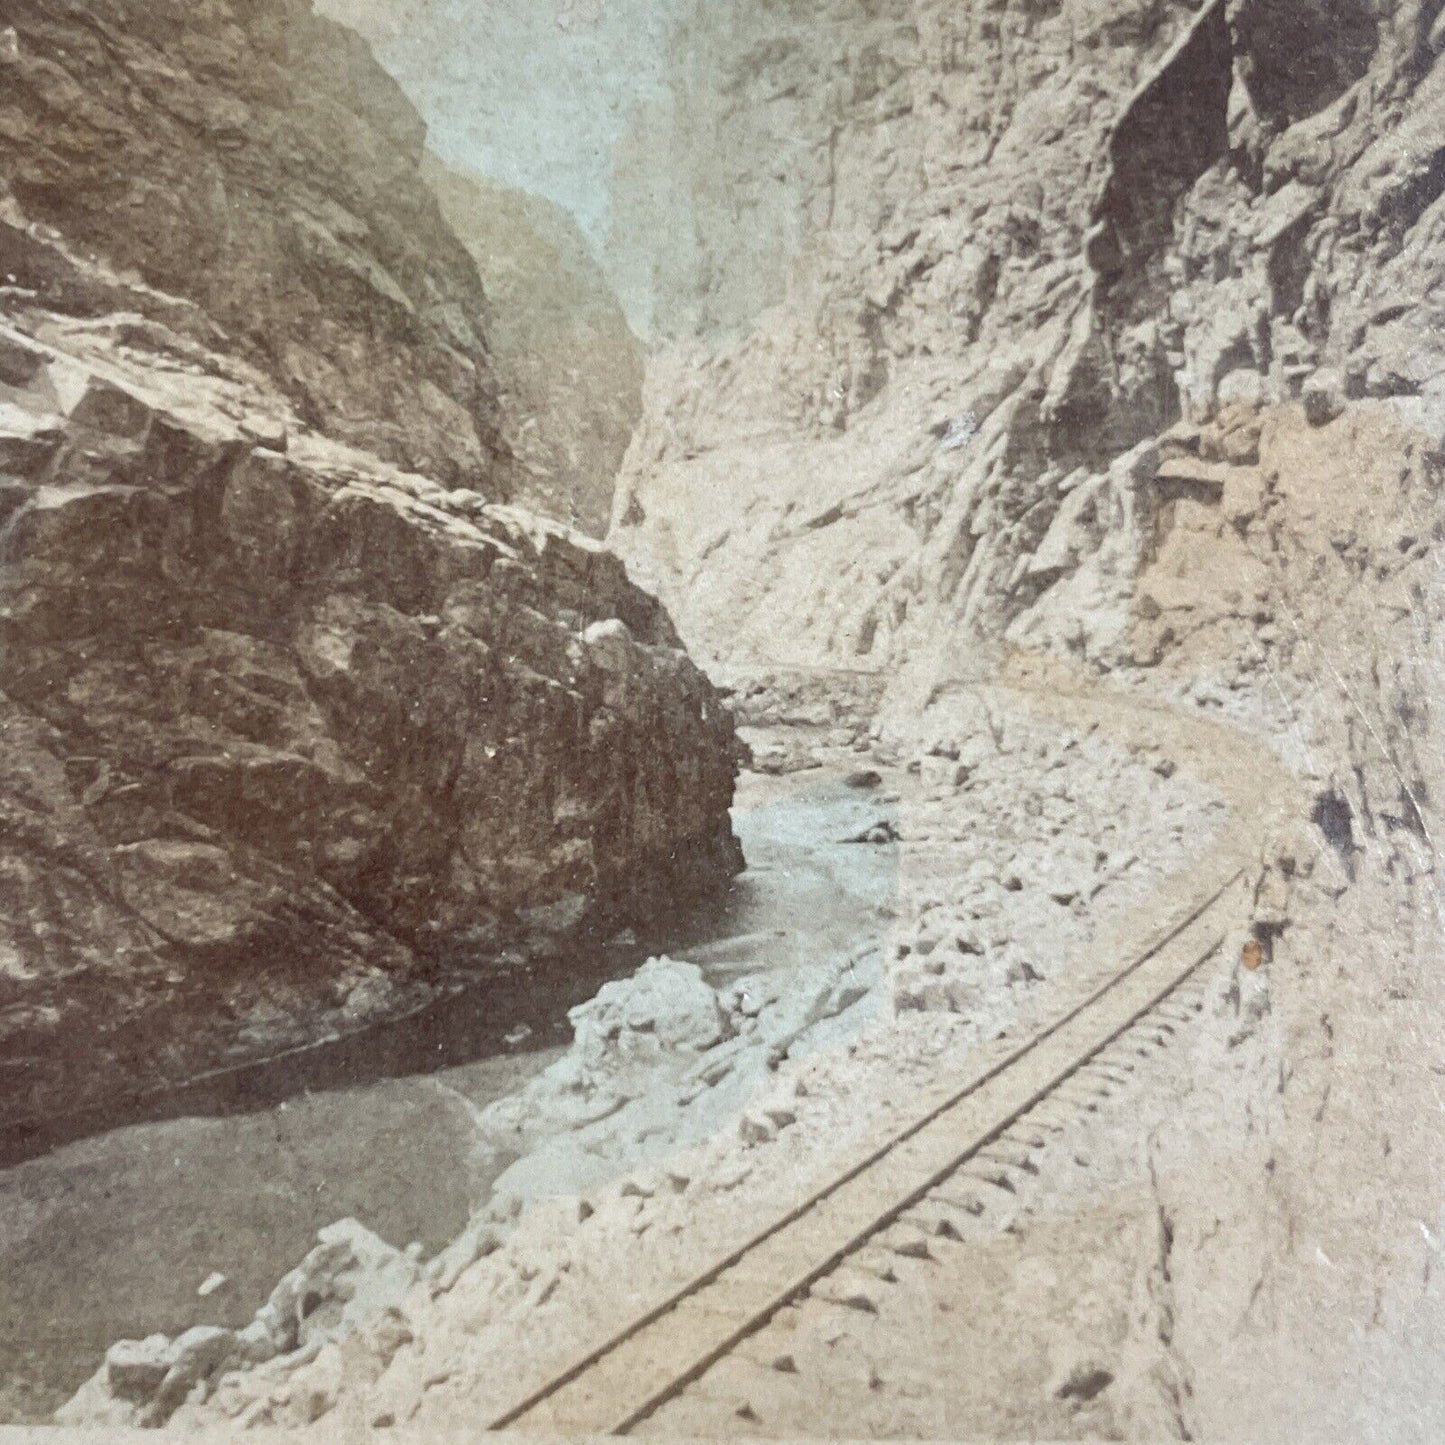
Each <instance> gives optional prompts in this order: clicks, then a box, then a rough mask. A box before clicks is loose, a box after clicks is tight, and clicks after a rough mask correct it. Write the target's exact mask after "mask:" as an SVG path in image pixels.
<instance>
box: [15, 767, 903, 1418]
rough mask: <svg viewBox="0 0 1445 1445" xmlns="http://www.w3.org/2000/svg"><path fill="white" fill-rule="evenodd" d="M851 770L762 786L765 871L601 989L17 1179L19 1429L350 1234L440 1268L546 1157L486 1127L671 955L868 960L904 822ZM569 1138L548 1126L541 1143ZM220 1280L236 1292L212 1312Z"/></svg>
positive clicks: (490, 988)
mask: <svg viewBox="0 0 1445 1445" xmlns="http://www.w3.org/2000/svg"><path fill="white" fill-rule="evenodd" d="M847 771H848V770H847V769H846V768H844V767H842V766H840V765H836V764H835V765H834V766H832V767H830V768H822V767H818V768H812V769H809V770H808V771H806V772H802V773H794V774H789V775H787V776H782V777H778V776H769V775H766V774H761V773H748V774H745V775H744V777H743V779H742V782H741V785H740V787H739V791H738V798H737V804H736V807H735V810H734V818H735V826H736V828H737V831H738V833H739V836H740V839H741V841H742V843H743V846H744V849H745V852H746V854H747V856H748V859H749V866H748V869H747V870H746V871H745V872H744V873H742V874H741V875H739V877H738V878H737V879H735V880H734V883H733V885H732V887H731V888H730V889H729V891H728V892H727V894H726V895H725V897H723V898H722V899H720V900H719V901H717V902H716V903H713V904H709V905H707V906H705V907H701V908H693V909H682V910H679V912H678V913H677V915H676V916H675V917H673V918H671V919H659V920H658V923H657V926H656V927H655V928H654V929H653V930H652V931H651V933H650V935H649V936H648V937H647V938H644V939H638V938H636V937H631V938H624V939H622V940H620V941H619V942H618V944H617V946H616V947H615V948H614V949H612V950H611V951H610V952H609V953H608V954H606V955H603V956H601V957H599V958H596V959H593V960H591V961H590V962H589V964H588V966H587V967H586V968H580V967H579V968H572V969H566V968H556V969H552V970H549V971H547V972H546V974H545V976H539V975H537V974H531V973H524V974H519V975H518V976H517V977H516V978H515V979H513V980H512V981H511V986H510V987H509V988H501V989H499V988H498V987H497V986H496V983H495V981H494V980H489V981H488V982H487V983H486V985H484V986H478V987H477V988H475V989H472V990H470V991H464V992H463V993H461V994H459V995H456V996H454V997H453V998H452V999H450V1000H447V1001H446V1002H445V1003H444V1004H443V1005H441V1006H437V1007H433V1008H432V1009H431V1010H430V1011H429V1013H428V1014H427V1015H425V1016H422V1017H420V1018H418V1019H416V1020H413V1021H408V1022H407V1023H406V1024H404V1025H397V1026H393V1027H392V1028H391V1029H390V1030H388V1029H386V1028H381V1029H377V1030H373V1031H372V1033H371V1034H370V1035H369V1036H368V1039H367V1040H366V1041H365V1042H366V1044H367V1047H366V1048H365V1049H364V1050H357V1049H352V1050H350V1051H346V1052H342V1051H339V1050H335V1049H333V1050H331V1051H329V1056H325V1057H323V1056H322V1053H317V1054H309V1055H305V1056H299V1057H295V1058H293V1059H291V1060H285V1061H282V1062H281V1063H280V1064H278V1065H277V1066H276V1067H275V1069H274V1070H273V1071H272V1075H271V1076H270V1077H269V1078H266V1079H264V1080H258V1081H257V1087H255V1088H252V1089H250V1090H249V1091H247V1090H243V1091H240V1092H230V1093H225V1094H220V1095H217V1094H215V1093H213V1094H212V1096H211V1097H210V1098H206V1097H205V1096H203V1095H200V1094H198V1093H192V1094H191V1095H189V1096H187V1095H182V1096H180V1097H178V1098H174V1099H170V1100H166V1101H162V1102H163V1104H164V1106H165V1107H166V1109H167V1110H168V1111H170V1112H171V1113H172V1114H173V1117H168V1118H163V1119H159V1120H152V1121H149V1122H141V1123H134V1124H126V1125H124V1126H123V1127H117V1128H110V1129H107V1130H105V1131H104V1132H102V1133H99V1134H96V1135H94V1136H92V1137H88V1138H85V1139H82V1140H79V1141H75V1142H71V1143H68V1144H65V1145H63V1146H61V1147H58V1148H56V1149H54V1150H52V1151H50V1152H48V1153H46V1154H44V1155H43V1156H42V1157H39V1158H35V1159H32V1160H30V1161H29V1162H26V1163H22V1164H19V1165H17V1166H15V1167H11V1168H8V1169H5V1170H3V1171H0V1321H3V1328H0V1380H3V1384H0V1418H3V1419H10V1420H32V1421H36V1422H39V1421H41V1420H44V1419H46V1418H48V1416H49V1415H50V1413H51V1412H52V1411H53V1410H54V1409H55V1408H56V1407H57V1406H58V1405H59V1404H61V1403H62V1402H63V1401H64V1400H65V1399H66V1398H68V1397H69V1395H70V1394H71V1393H73V1391H74V1390H75V1389H76V1387H77V1386H78V1385H79V1384H80V1383H81V1382H82V1381H83V1380H84V1379H85V1378H86V1377H87V1376H88V1375H90V1374H91V1373H92V1372H93V1371H94V1368H95V1365H96V1362H97V1361H98V1360H99V1358H100V1357H101V1356H102V1355H103V1354H104V1352H105V1349H106V1347H107V1346H108V1345H109V1344H110V1343H111V1342H112V1341H114V1340H116V1339H118V1338H121V1337H125V1336H138V1337H144V1336H146V1335H149V1334H152V1333H155V1332H157V1331H159V1332H161V1333H164V1334H167V1335H172V1336H174V1335H179V1334H180V1333H182V1332H183V1331H184V1330H186V1329H190V1328H192V1327H195V1326H200V1325H221V1326H225V1327H229V1328H233V1329H235V1328H240V1327H241V1326H242V1325H244V1324H245V1323H246V1322H247V1321H248V1320H249V1319H250V1318H251V1316H252V1315H253V1314H254V1312H255V1310H256V1309H257V1308H258V1307H259V1306H260V1305H261V1304H262V1303H263V1302H264V1301H265V1299H266V1298H267V1295H268V1294H269V1293H270V1290H271V1288H272V1286H273V1285H274V1284H275V1281H276V1280H277V1279H278V1278H279V1277H280V1276H281V1275H282V1274H283V1273H284V1272H285V1271H286V1270H288V1269H289V1268H291V1267H292V1266H293V1265H294V1264H295V1263H296V1262H297V1261H298V1260H299V1259H300V1258H301V1257H302V1256H303V1255H304V1254H305V1253H306V1251H307V1250H308V1249H309V1248H310V1246H311V1244H312V1242H313V1241H314V1238H315V1234H316V1231H317V1230H318V1229H319V1228H320V1227H321V1226H322V1225H325V1224H328V1223H330V1222H331V1221H332V1220H334V1219H338V1218H342V1217H348V1216H349V1217H353V1218H355V1219H357V1220H358V1221H360V1222H361V1223H362V1224H364V1225H365V1226H366V1227H367V1228H369V1229H371V1230H373V1231H375V1232H376V1233H377V1234H378V1235H380V1236H381V1237H382V1238H384V1239H386V1240H389V1241H391V1242H392V1243H394V1244H396V1245H397V1246H402V1245H406V1244H408V1243H416V1244H419V1245H420V1246H421V1248H422V1251H423V1252H424V1253H425V1255H427V1256H432V1255H435V1254H437V1253H438V1252H439V1251H441V1250H442V1249H443V1248H444V1247H445V1246H446V1245H447V1244H448V1243H450V1242H451V1241H452V1240H453V1239H454V1238H455V1237H456V1236H457V1235H459V1234H460V1233H461V1232H462V1230H463V1228H464V1227H465V1225H466V1224H467V1221H468V1219H469V1217H470V1216H471V1214H472V1212H473V1211H474V1210H477V1209H481V1208H484V1207H485V1206H486V1205H487V1204H488V1202H489V1199H490V1195H491V1190H492V1186H493V1184H494V1182H495V1181H496V1179H497V1178H498V1176H500V1175H501V1174H502V1173H503V1172H504V1171H505V1170H506V1169H507V1168H508V1166H509V1165H510V1164H511V1163H512V1161H513V1159H514V1158H516V1157H517V1155H518V1154H519V1153H521V1152H524V1150H523V1148H522V1142H523V1141H521V1140H517V1141H511V1140H508V1139H507V1138H506V1137H505V1129H504V1127H503V1126H502V1124H501V1122H500V1113H499V1115H498V1116H497V1119H496V1121H495V1122H496V1127H495V1128H494V1129H493V1130H492V1131H491V1133H490V1134H489V1135H488V1136H487V1137H486V1138H482V1137H481V1136H480V1135H479V1132H478V1119H479V1117H480V1116H481V1115H482V1114H483V1113H484V1112H485V1111H486V1110H487V1109H488V1108H489V1107H493V1106H500V1105H501V1103H502V1101H505V1100H507V1099H508V1098H509V1097H515V1098H517V1099H518V1100H519V1101H523V1102H524V1101H525V1095H523V1094H520V1093H519V1091H522V1090H524V1089H525V1086H526V1085H527V1084H528V1082H529V1081H530V1080H532V1079H534V1078H535V1077H536V1076H537V1075H538V1074H540V1073H542V1072H543V1071H544V1070H545V1069H547V1068H548V1067H549V1066H551V1065H552V1064H554V1063H555V1062H556V1061H557V1060H558V1059H559V1058H561V1057H562V1056H563V1054H564V1053H565V1050H566V1046H567V1044H568V1043H569V1041H570V1040H571V1037H572V1027H571V1025H570V1024H569V1022H568V1019H567V1013H568V1010H569V1009H571V1008H573V1007H574V1006H576V1005H579V1004H583V1003H585V1002H586V1001H587V1000H588V999H590V998H591V997H592V996H593V995H594V994H595V993H596V991H597V990H598V989H599V988H601V987H603V986H604V985H605V984H606V983H607V982H608V980H609V979H612V978H617V977H627V976H629V975H630V974H631V973H633V972H634V971H635V970H636V969H637V967H638V966H639V965H640V964H641V963H642V962H643V960H645V959H646V958H647V957H648V956H649V953H650V952H651V951H654V950H655V951H657V952H665V951H667V950H668V949H672V950H673V951H675V952H677V953H679V954H681V955H683V956H686V957H688V958H692V959H696V960H697V962H698V964H699V965H700V966H701V968H702V970H703V972H704V974H705V976H706V978H707V979H708V980H709V981H710V982H711V983H712V984H715V985H717V986H718V987H726V986H727V985H728V984H729V983H731V982H733V981H735V980H736V979H737V978H740V977H742V976H743V975H744V974H746V973H748V972H752V971H756V970H758V969H760V968H762V969H768V968H772V969H774V970H775V971H776V972H777V975H778V978H779V980H780V983H781V984H782V985H784V986H785V985H786V983H787V981H788V980H789V979H791V978H792V977H793V976H794V974H795V973H796V972H797V971H799V970H806V969H810V968H816V967H817V966H818V965H819V964H820V963H821V962H824V961H826V960H827V959H828V958H831V957H833V956H834V955H844V956H846V955H849V954H851V953H855V952H859V951H862V950H865V949H867V948H868V947H869V946H870V945H871V944H872V943H873V942H874V941H876V939H877V938H879V937H880V936H881V935H882V933H883V932H884V931H886V929H887V927H888V926H889V923H890V918H889V916H888V914H889V903H890V900H891V898H892V896H893V894H894V891H895V890H894V883H893V879H894V874H895V871H896V860H895V857H894V852H893V850H891V849H888V848H882V849H879V848H859V847H856V846H852V845H847V844H843V843H841V842H840V839H842V838H843V837H845V836H848V835H850V834H851V833H854V832H856V831H857V830H858V829H859V828H861V827H863V826H865V825H866V824H868V823H871V822H873V821H875V820H876V819H877V818H878V817H880V816H884V815H886V814H887V813H888V812H889V811H890V810H889V807H888V805H884V804H880V802H879V801H878V798H877V796H876V790H870V791H869V792H867V793H860V792H859V791H857V790H855V789H850V788H848V787H846V786H845V783H844V780H845V778H846V776H847ZM509 1040H510V1042H509ZM323 1052H324V1051H323ZM262 1087H264V1090H265V1092H261V1089H262ZM562 1127H563V1126H562V1125H561V1124H560V1123H559V1122H558V1121H557V1120H555V1119H553V1120H551V1121H548V1120H547V1119H546V1118H543V1117H540V1116H539V1117H538V1118H537V1119H536V1120H535V1121H534V1122H533V1124H532V1126H531V1127H530V1128H529V1130H528V1131H527V1133H528V1140H529V1141H530V1143H531V1145H532V1146H533V1147H535V1146H536V1145H537V1144H539V1143H540V1142H541V1140H542V1139H543V1138H544V1137H545V1136H546V1134H547V1133H548V1132H549V1130H552V1131H556V1130H560V1129H561V1128H562ZM418 1178H425V1179H426V1180H427V1181H428V1183H427V1188H426V1189H425V1190H418V1189H417V1188H416V1187H415V1181H416V1179H418ZM258 1181H259V1183H258ZM213 1273H219V1274H222V1275H224V1276H225V1277H226V1281H227V1283H226V1286H225V1288H224V1289H223V1290H221V1291H220V1292H218V1293H216V1294H214V1295H211V1296H208V1297H205V1298H202V1297H200V1296H198V1295H197V1290H198V1288H199V1287H200V1285H201V1284H202V1283H203V1282H204V1281H205V1280H206V1279H207V1278H208V1277H209V1276H210V1275H212V1274H213Z"/></svg>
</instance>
